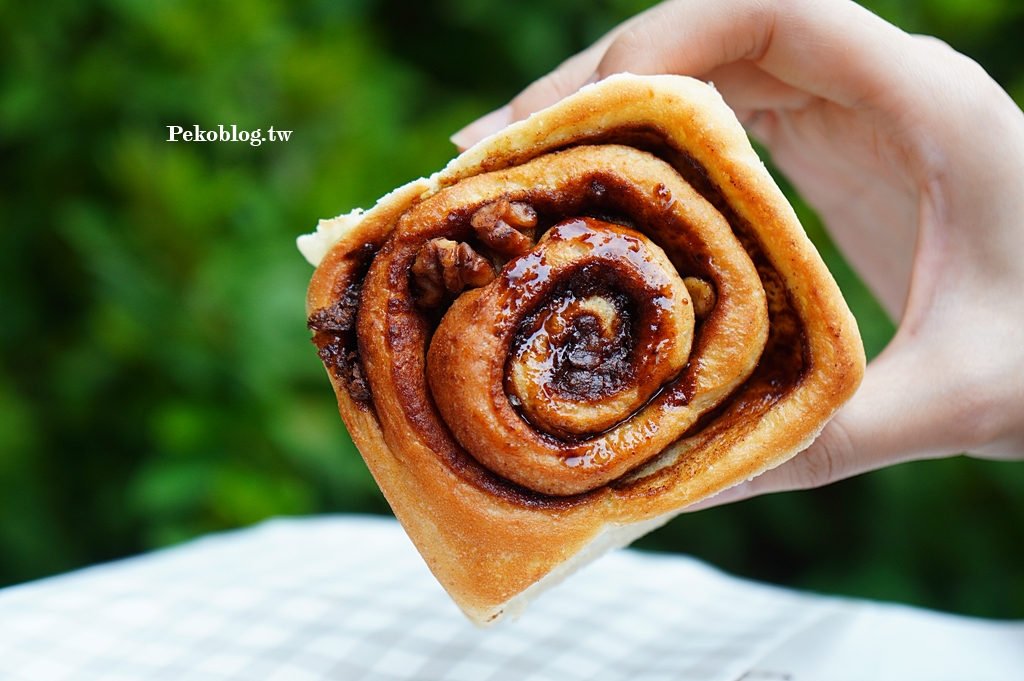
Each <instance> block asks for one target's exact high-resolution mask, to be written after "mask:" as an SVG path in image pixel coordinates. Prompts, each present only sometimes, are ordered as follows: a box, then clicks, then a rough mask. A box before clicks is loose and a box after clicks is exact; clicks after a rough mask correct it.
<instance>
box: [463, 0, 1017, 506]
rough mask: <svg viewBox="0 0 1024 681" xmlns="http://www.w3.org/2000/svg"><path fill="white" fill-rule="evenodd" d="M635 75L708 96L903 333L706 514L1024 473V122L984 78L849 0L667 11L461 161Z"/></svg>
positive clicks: (536, 100)
mask: <svg viewBox="0 0 1024 681" xmlns="http://www.w3.org/2000/svg"><path fill="white" fill-rule="evenodd" d="M624 71H628V72H631V73H635V74H660V73H676V74H683V75H688V76H694V77H697V78H701V79H702V80H707V81H711V82H713V83H714V85H715V87H716V88H717V89H718V90H719V92H721V94H722V95H723V97H724V98H725V100H726V102H728V103H729V105H730V106H732V108H733V109H734V110H735V111H736V113H737V116H738V117H739V118H740V121H742V122H743V123H744V125H745V126H746V127H747V129H748V131H749V132H750V133H751V134H752V135H753V136H754V137H756V138H757V139H758V140H760V141H761V142H762V143H764V145H765V146H766V147H767V148H768V149H769V150H770V151H771V154H772V158H773V160H774V162H775V164H776V165H777V166H778V167H779V168H780V169H781V170H782V172H784V173H785V174H786V176H787V177H788V178H789V179H790V181H791V182H792V183H793V185H794V186H795V187H796V188H797V190H798V191H799V192H800V194H801V195H802V196H803V197H804V199H805V200H806V201H807V202H808V203H809V204H810V205H811V206H812V207H813V208H815V209H816V210H817V211H818V213H819V215H821V217H822V219H823V220H824V222H825V225H826V227H827V228H828V230H829V232H830V234H831V236H832V238H833V239H834V240H835V242H836V243H837V244H838V245H839V247H840V248H841V249H842V251H843V253H844V255H845V256H846V258H847V259H848V260H849V262H850V263H851V264H852V265H853V267H854V268H855V269H856V270H857V272H858V273H859V274H860V275H861V277H862V278H863V279H864V281H865V282H866V283H867V285H868V286H869V287H870V288H871V290H872V291H873V292H874V293H875V295H876V296H877V297H878V299H879V300H880V301H881V303H882V304H883V306H884V307H885V308H886V310H887V311H888V312H889V314H890V315H891V316H892V317H893V318H894V319H898V320H899V327H898V330H897V332H896V336H895V337H894V338H893V340H892V342H891V343H890V344H889V345H888V347H886V349H885V350H884V351H883V352H882V353H881V354H880V355H879V356H878V357H876V358H875V359H874V361H872V362H871V363H870V364H869V365H868V368H867V371H866V373H865V376H864V381H863V383H862V384H861V387H860V389H859V390H858V391H857V393H856V395H855V396H854V397H853V399H851V400H850V402H848V403H847V404H846V405H845V406H844V407H843V408H842V409H841V410H840V411H839V412H838V413H837V414H836V416H835V418H834V419H833V420H832V421H831V422H829V424H828V425H827V426H826V427H825V429H824V430H823V431H822V433H821V435H820V436H819V437H818V439H817V440H816V441H815V442H814V443H813V444H812V445H811V447H810V448H809V449H807V450H806V451H804V452H802V453H801V454H799V455H797V456H796V457H794V458H793V459H791V460H790V461H788V462H787V463H785V464H783V465H782V466H779V467H778V468H776V469H774V470H771V471H768V472H767V473H764V474H763V475H761V476H759V477H757V478H754V479H753V480H750V481H748V482H745V483H743V484H741V485H738V486H737V487H734V488H732V489H730V490H726V491H725V492H722V493H720V494H719V495H718V496H716V497H714V498H713V499H710V500H707V501H705V502H703V503H702V504H700V505H699V506H700V507H706V506H710V505H717V504H720V503H724V502H728V501H735V500H738V499H742V498H745V497H750V496H755V495H758V494H764V493H767V492H775V491H782V490H791V489H803V488H810V487H818V486H821V485H825V484H828V483H830V482H834V481H836V480H840V479H842V478H845V477H849V476H852V475H856V474H858V473H862V472H864V471H868V470H873V469H876V468H881V467H884V466H888V465H892V464H896V463H900V462H903V461H909V460H914V459H925V458H939V457H946V456H953V455H956V454H960V453H964V452H966V453H968V454H970V455H973V456H977V457H982V458H994V459H1021V458H1024V114H1022V113H1021V110H1020V109H1019V108H1018V107H1017V106H1016V105H1015V104H1014V102H1013V100H1011V99H1010V97H1009V96H1008V95H1007V94H1006V93H1005V92H1004V91H1003V90H1002V89H1001V88H1000V87H999V86H998V85H997V84H996V83H995V82H994V81H993V80H992V79H991V78H990V77H989V76H988V74H986V73H985V72H984V70H983V69H981V67H979V66H978V65H977V64H976V63H975V62H973V61H971V60H970V59H968V58H967V57H965V56H963V55H961V54H958V53H957V52H955V51H953V50H952V49H951V48H949V47H948V46H947V45H945V44H944V43H942V42H940V41H938V40H936V39H934V38H929V37H923V36H913V35H909V34H907V33H904V32H903V31H901V30H900V29H898V28H896V27H895V26H892V25H891V24H888V23H886V22H885V21H883V20H882V19H880V18H878V17H876V16H875V15H873V14H871V13H870V12H868V11H867V10H865V9H862V8H861V7H859V6H857V5H855V4H853V3H852V2H847V1H845V0H719V1H716V2H707V1H706V0H671V1H670V2H665V3H662V4H660V5H657V6H655V7H653V8H652V9H650V10H648V11H646V12H644V13H642V14H640V15H637V16H636V17H634V18H633V19H631V20H629V21H627V22H625V23H624V24H622V25H620V26H618V27H617V28H615V29H614V30H612V31H611V32H610V33H609V34H607V35H606V36H604V37H603V38H602V39H601V40H599V41H598V42H597V43H595V44H594V45H593V46H591V47H590V48H588V49H587V50H585V51H583V52H581V53H579V54H577V55H576V56H574V57H572V58H571V59H569V60H568V61H566V62H564V63H563V64H562V65H561V66H559V67H558V68H557V69H556V70H555V71H553V72H552V73H550V74H548V75H547V76H545V77H543V78H541V79H540V80H538V81H537V82H535V83H533V84H532V85H531V86H530V87H528V88H527V89H526V90H524V91H523V92H522V93H521V94H520V95H519V96H517V97H516V98H515V99H514V100H513V101H512V102H511V103H510V104H509V105H508V106H506V107H503V108H501V109H499V110H497V111H495V112H493V113H491V114H489V115H488V116H485V117H483V118H481V119H480V120H478V121H476V122H474V123H472V124H470V125H469V126H467V127H466V128H464V129H463V130H461V131H459V132H458V133H456V134H455V135H454V136H453V137H452V141H453V142H455V143H456V145H458V146H459V147H461V148H465V147H467V146H469V145H471V144H473V143H475V142H477V141H479V140H480V139H482V138H483V137H485V136H486V135H489V134H491V133H493V132H496V131H498V130H500V129H501V128H503V127H505V126H506V125H508V124H509V123H511V122H513V121H516V120H520V119H523V118H525V117H526V116H528V115H529V114H531V113H533V112H534V111H538V110H540V109H543V108H545V107H547V106H550V105H551V104H554V103H555V102H557V101H559V100H560V99H562V98H563V97H566V96H567V95H569V94H572V93H573V92H575V91H576V90H577V89H579V88H580V87H581V86H583V85H585V84H587V83H590V82H594V81H596V80H599V79H602V78H605V77H606V76H609V75H611V74H613V73H619V72H624Z"/></svg>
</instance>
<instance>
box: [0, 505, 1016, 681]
mask: <svg viewBox="0 0 1024 681" xmlns="http://www.w3.org/2000/svg"><path fill="white" fill-rule="evenodd" d="M1018 678H1024V623H1005V622H1002V623H1000V622H988V621H983V620H975V619H969V618H961V617H953V616H949V615H940V614H936V613H930V612H926V611H922V610H917V609H913V608H906V607H901V606H891V605H881V604H876V603H870V602H864V601H854V600H845V599H834V598H825V597H820V596H813V595H807V594H801V593H797V592H793V591H788V590H784V589H779V588H775V587H769V586H764V585H761V584H755V583H752V582H746V581H743V580H739V579H735V578H732V577H729V576H727V575H724V574H722V573H720V572H718V571H716V570H714V569H713V568H711V567H709V566H707V565H704V564H702V563H700V562H698V561H695V560H692V559H689V558H685V557H679V556H655V555H648V554H641V553H638V552H635V551H620V552H617V553H613V554H611V555H608V556H606V557H604V558H602V559H601V560H599V561H597V562H596V563H594V564H592V565H590V566H588V567H587V568H585V569H584V570H582V571H581V572H580V573H579V574H578V575H576V576H574V577H572V578H570V579H569V580H568V581H566V582H565V583H564V584H562V585H560V586H558V587H556V588H555V589H553V590H552V591H550V592H548V593H546V594H544V595H542V596H541V597H540V598H539V599H538V600H537V601H536V602H535V603H534V604H533V605H532V606H531V607H530V609H529V610H528V611H527V612H526V614H525V615H524V616H523V617H522V618H521V619H520V620H519V621H518V622H510V623H506V624H503V625H500V626H498V627H497V628H495V629H490V630H479V629H476V628H474V627H473V626H472V625H471V624H469V622H468V621H467V620H466V619H465V618H464V617H463V615H462V614H461V613H460V612H459V611H458V609H457V608H456V607H455V606H454V604H452V602H451V601H450V600H449V598H448V596H447V595H446V594H445V593H444V591H443V590H442V589H441V588H440V586H438V584H437V582H436V581H435V580H434V578H433V577H432V576H431V575H430V573H429V571H428V570H427V569H426V567H425V566H424V564H423V562H422V560H421V559H420V558H419V555H418V554H417V553H416V551H415V549H413V547H412V545H411V544H410V543H409V541H408V539H407V537H406V536H405V534H404V532H403V531H402V530H401V528H400V527H399V526H398V525H397V524H396V523H395V522H394V521H391V520H385V519H376V518H366V517H354V516H349V517H345V516H336V517H324V518H312V519H303V520H276V521H272V522H269V523H265V524H263V525H260V526H258V527H256V528H252V529H249V530H244V531H239V532H232V533H226V534H222V535H214V536H211V537H207V538H203V539H200V540H197V541H194V542H191V543H189V544H186V545H183V546H180V547H177V548H174V549H169V550H166V551H161V552H156V553H153V554H149V555H146V556H142V557H139V558H134V559H129V560H125V561H120V562H117V563H111V564H108V565H103V566H98V567H95V568H89V569H86V570H81V571H78V572H75V573H71V574H68V575H63V576H60V577H56V578H52V579H48V580H43V581H40V582H35V583H32V584H27V585H23V586H18V587H14V588H9V589H5V590H0V679H4V680H6V679H12V680H17V681H28V680H32V681H36V680H46V681H51V680H53V681H57V680H60V681H65V680H67V681H76V680H84V679H90V680H91V679H105V680H109V681H113V680H115V679H190V680H193V679H194V680H211V681H212V680H218V681H220V680H226V679H231V680H250V679H251V680H256V679H259V680H263V679H267V680H271V681H289V680H290V681H320V680H326V679H331V680H337V679H340V680H345V681H349V680H356V679H366V680H372V681H385V680H395V679H423V680H427V681H429V680H434V679H437V680H442V679H443V680H448V681H461V680H466V681H477V680H482V679H491V680H495V681H502V680H504V681H512V680H520V679H522V680H527V679H529V680H536V681H539V680H548V679H551V680H554V679H558V680H563V679H599V680H607V681H611V680H618V679H623V680H624V679H630V680H632V679H643V680H647V681H654V680H656V679H657V680H661V679H666V680H667V679H699V680H709V681H712V680H717V681H737V680H738V679H751V680H752V679H762V680H776V681H782V680H788V681H859V680H861V679H864V680H868V679H871V680H873V681H885V680H888V679H894V680H895V679H900V680H901V681H914V680H915V679H922V680H923V679H928V680H930V681H942V680H944V679H949V680H950V681H953V680H956V681H973V680H975V679H977V680H988V679H993V680H994V679H1018Z"/></svg>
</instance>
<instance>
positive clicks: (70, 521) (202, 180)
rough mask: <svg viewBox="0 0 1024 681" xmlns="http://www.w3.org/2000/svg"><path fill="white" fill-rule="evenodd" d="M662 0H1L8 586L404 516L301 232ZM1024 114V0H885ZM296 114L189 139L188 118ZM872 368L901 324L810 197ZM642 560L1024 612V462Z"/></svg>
mask: <svg viewBox="0 0 1024 681" xmlns="http://www.w3.org/2000/svg"><path fill="white" fill-rule="evenodd" d="M649 4H651V3H649V2H646V1H644V0H521V1H519V2H515V3H510V2H507V1H503V0H436V1H434V2H426V1H422V0H421V1H413V0H303V1H298V2H275V1H273V0H52V1H51V2H46V3H14V2H0V158H2V163H0V177H2V182H0V584H9V583H14V582H17V581H21V580H26V579H31V578H34V577H38V576H42V575H46V574H51V573H54V572H58V571H61V570H66V569H70V568H73V567H76V566H80V565H85V564H89V563H93V562H97V561H102V560H108V559H112V558H116V557H119V556H124V555H128V554H131V553H135V552H138V551H141V550H145V549H148V548H152V547H157V546H163V545H167V544H170V543H174V542H177V541H181V540H183V539H186V538H188V537H192V536H195V535H197V534H199V533H202V532H207V531H210V530H218V529H224V528H231V527H238V526H242V525H246V524H249V523H253V522H256V521H259V520H261V519H263V518H267V517H269V516H273V515H279V514H304V513H313V512H326V511H362V512H379V513H386V512H387V506H386V504H385V503H384V501H383V498H382V497H381V495H380V493H379V492H378V491H377V489H376V486H375V485H374V483H373V481H372V479H371V478H370V476H369V474H368V473H367V471H366V468H365V466H364V465H363V464H362V461H361V460H360V458H359V456H358V453H357V452H356V451H355V449H354V448H353V446H352V444H351V441H350V440H349V439H348V436H347V434H346V433H345V430H344V427H343V425H342V424H341V421H340V419H339V418H338V416H337V412H336V408H335V404H334V398H333V394H332V393H331V390H330V387H329V385H328V382H327V380H326V378H325V376H324V373H323V368H322V366H321V365H320V363H319V361H318V360H317V358H316V355H315V353H314V350H313V347H312V346H311V345H310V344H309V342H308V333H307V332H306V330H305V315H304V308H303V300H304V292H305V287H306V284H307V282H308V278H309V275H310V273H311V269H310V268H309V266H308V265H307V264H306V263H305V262H304V261H303V260H302V259H301V258H300V257H299V255H298V253H297V252H296V250H295V248H294V237H295V236H296V235H298V234H300V233H303V232H306V231H310V230H311V229H312V228H313V227H314V226H315V224H316V220H317V219H318V218H322V217H329V216H332V215H336V214H338V213H341V212H344V211H347V210H349V209H351V208H353V207H355V206H367V205H370V204H371V203H372V202H373V200H374V199H376V198H377V197H378V196H379V195H381V194H383V193H385V192H386V191H388V190H390V189H391V188H393V187H394V186H397V185H399V184H401V183H403V182H405V181H408V180H409V179H411V178H414V177H418V176H420V175H423V174H427V173H429V172H431V171H433V170H436V169H437V168H439V167H441V166H442V165H443V164H444V163H445V161H447V159H448V158H449V157H450V156H451V155H452V153H453V149H452V147H451V146H450V144H449V143H448V142H447V136H448V135H449V134H450V133H452V132H453V131H455V130H456V129H458V128H459V127H461V126H462V125H463V124H465V123H466V122H468V121H469V120H472V119H473V118H474V117H476V116H478V115H480V114H482V113H484V112H486V111H488V110H489V109H491V108H493V107H495V106H498V105H500V104H501V103H503V102H504V101H506V100H507V99H508V98H509V97H510V96H512V95H513V94H514V93H515V92H517V91H518V90H519V89H520V88H522V87H523V86H524V85H526V84H527V83H528V82H529V81H530V80H531V79H533V78H535V77H537V76H539V75H541V74H543V73H544V72H546V71H547V70H549V69H550V68H552V67H553V66H554V65H555V64H557V63H558V62H559V61H561V60H562V59H564V58H565V57H567V56H569V55H570V54H572V53H573V52H575V51H577V50H578V49H581V48H582V47H584V46H585V45H586V44H588V43H589V42H591V41H593V40H594V39H596V38H597V37H598V36H599V35H601V34H602V33H603V32H604V31H606V30H608V29H609V28H611V27H612V26H613V25H614V24H616V23H617V22H619V21H621V20H623V19H625V18H626V17H628V16H630V15H632V14H633V13H635V12H637V11H640V10H641V9H643V8H645V7H646V6H648V5H649ZM871 7H872V9H874V10H875V11H877V12H879V13H880V14H882V15H883V16H884V17H886V18H888V19H890V20H892V21H895V22H897V23H899V24H900V25H902V26H904V27H906V28H908V29H909V30H913V31H918V32H926V33H932V34H935V35H939V36H940V37H942V38H943V39H945V40H947V41H948V42H950V43H951V44H952V45H953V46H954V47H956V48H957V49H959V50H961V51H963V52H965V53H967V54H970V55H971V56H973V57H975V58H976V59H978V60H979V61H980V62H981V63H982V65H983V66H985V67H986V68H987V69H988V70H989V72H990V73H992V74H993V76H995V77H996V79H997V80H999V81H1000V82H1001V83H1002V84H1003V86H1004V87H1006V88H1007V89H1008V90H1009V91H1010V92H1011V94H1013V95H1014V96H1015V97H1016V99H1017V101H1018V103H1020V102H1022V101H1024V56H1022V54H1024V50H1022V47H1024V45H1022V38H1021V36H1024V4H1022V3H1021V2H1020V0H984V1H978V0H970V1H968V0H926V1H923V2H912V1H910V0H902V1H897V0H878V1H877V2H873V3H871ZM194 124H198V125H200V126H201V127H202V128H203V129H209V128H211V127H216V126H217V125H219V124H223V125H227V126H230V125H232V124H235V125H237V126H238V127H239V128H240V129H246V130H253V129H256V128H260V129H263V130H264V131H265V130H266V129H267V128H268V127H269V126H271V125H273V126H275V128H277V129H285V130H293V131H294V132H293V134H292V138H291V139H290V140H289V141H288V142H287V143H280V142H279V143H269V142H267V143H264V144H262V145H261V146H258V147H256V146H250V145H247V144H242V143H235V144H226V143H224V144H221V143H218V144H206V145H202V144H180V143H177V144H172V143H168V142H166V141H165V140H166V137H167V127H166V126H169V125H182V126H187V127H191V126H192V125H194ZM797 207H798V210H799V212H800V214H801V217H802V218H803V219H804V221H805V224H806V225H807V227H808V230H809V232H810V233H811V234H812V236H813V237H814V238H815V240H816V241H817V242H818V244H819V246H820V248H821V250H822V252H823V254H824V256H825V258H826V260H827V261H828V263H829V265H830V267H832V269H833V272H835V274H836V277H837V279H838V280H839V281H840V283H841V285H842V286H843V288H844V290H845V291H846V293H847V296H848V298H849V300H850V302H851V305H852V306H853V307H854V309H855V312H856V314H857V315H858V318H859V320H860V323H861V328H862V331H863V333H864V336H865V342H866V344H867V346H868V349H869V352H870V353H871V354H875V353H877V352H878V351H879V350H880V349H881V348H882V347H884V345H885V343H886V341H887V340H888V338H889V337H890V336H891V334H892V328H893V327H892V324H891V322H890V321H889V320H887V319H886V318H885V316H884V314H883V313H882V312H881V310H880V308H879V307H878V305H877V304H876V303H875V301H874V299H873V298H872V297H871V295H870V293H868V292H867V291H866V289H864V287H863V286H862V285H861V284H860V283H859V282H858V281H857V279H856V276H855V275H854V274H853V273H852V271H851V270H850V269H849V267H848V266H847V265H846V264H845V263H844V262H843V261H842V259H841V257H840V256H839V254H838V253H837V252H836V250H835V248H834V247H833V246H832V245H831V244H830V242H829V241H828V238H827V236H826V234H825V232H824V231H823V229H822V227H821V225H820V223H819V222H818V220H817V218H816V217H815V216H814V215H813V214H812V213H811V212H810V211H809V210H807V209H806V207H804V206H803V204H801V203H799V202H798V203H797ZM641 545H642V546H645V547H648V548H654V549H666V550H681V551H688V552H691V553H694V554H696V555H698V556H701V557H704V558H707V559H709V560H712V561H713V562H715V563H717V564H719V565H721V566H723V567H725V568H727V569H729V570H731V571H733V572H735V573H738V574H742V575H748V576H752V577H756V578H760V579H767V580H772V581H776V582H779V583H783V584H791V585H796V586H801V587H807V588H812V589H819V590H823V591H829V592H835V593H846V594H854V595H862V596H870V597H876V598H891V599H896V600H902V601H906V602H909V603H916V604H922V605H927V606H932V607H938V608H945V609H948V610H953V611H957V612H962V613H970V614H979V615H989V616H1013V617H1024V467H1022V466H1021V465H1019V464H996V463H988V462H980V461H974V460H968V459H964V458H959V459H952V460H946V461H938V462H922V463H915V464H908V465H903V466H898V467H895V468H892V469H888V470H885V471H880V472H877V473H874V474H871V475H866V476H862V477H860V478H857V479H854V480H850V481H846V482H843V483H839V484H836V485H832V486H830V487H828V488H826V489H822V490H816V491H812V492H804V493H791V494H783V495H774V496H772V497H767V498H761V499H755V500H751V501H748V502H744V503H741V504H736V505H733V506H730V507H726V508H720V509H713V510H710V511H706V512H703V513H699V514H694V515H688V516H683V517H681V518H679V519H677V520H676V521H674V522H673V523H671V524H670V525H669V526H667V527H666V528H665V529H663V530H661V531H659V532H658V533H655V534H654V535H651V536H650V537H649V538H647V539H645V540H643V542H642V544H641Z"/></svg>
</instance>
